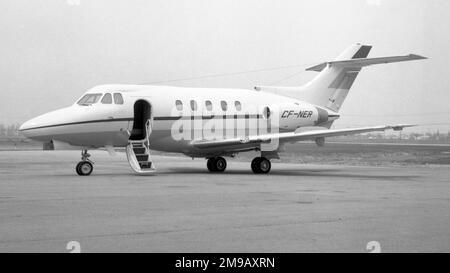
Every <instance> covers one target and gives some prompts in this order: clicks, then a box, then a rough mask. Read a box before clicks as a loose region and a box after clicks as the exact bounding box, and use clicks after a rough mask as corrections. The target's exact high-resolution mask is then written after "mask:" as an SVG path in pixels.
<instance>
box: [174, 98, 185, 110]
mask: <svg viewBox="0 0 450 273" xmlns="http://www.w3.org/2000/svg"><path fill="white" fill-rule="evenodd" d="M175 106H176V107H177V110H178V111H182V110H183V103H182V102H181V100H176V101H175Z"/></svg>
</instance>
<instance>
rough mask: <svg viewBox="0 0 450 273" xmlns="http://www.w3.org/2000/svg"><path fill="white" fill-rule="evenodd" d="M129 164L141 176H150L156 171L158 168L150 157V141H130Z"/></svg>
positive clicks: (127, 151)
mask: <svg viewBox="0 0 450 273" xmlns="http://www.w3.org/2000/svg"><path fill="white" fill-rule="evenodd" d="M126 153H127V158H128V163H129V164H130V166H131V169H133V171H135V172H136V173H139V174H148V173H153V172H155V171H156V168H155V166H154V164H153V162H152V160H151V157H150V149H149V148H148V141H146V140H141V141H136V140H133V141H129V143H128V146H127V149H126Z"/></svg>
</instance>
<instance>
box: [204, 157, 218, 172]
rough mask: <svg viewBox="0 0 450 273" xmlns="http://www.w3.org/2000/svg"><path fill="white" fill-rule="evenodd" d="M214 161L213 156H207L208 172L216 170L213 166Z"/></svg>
mask: <svg viewBox="0 0 450 273" xmlns="http://www.w3.org/2000/svg"><path fill="white" fill-rule="evenodd" d="M215 163H216V162H215V158H214V157H211V158H208V161H207V162H206V167H208V170H209V171H210V172H215V171H216V169H215V168H214V166H215Z"/></svg>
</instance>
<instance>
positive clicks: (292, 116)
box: [278, 103, 328, 130]
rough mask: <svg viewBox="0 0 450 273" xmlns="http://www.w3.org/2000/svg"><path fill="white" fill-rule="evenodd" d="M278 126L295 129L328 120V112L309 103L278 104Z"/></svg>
mask: <svg viewBox="0 0 450 273" xmlns="http://www.w3.org/2000/svg"><path fill="white" fill-rule="evenodd" d="M278 111H279V128H280V129H284V130H295V129H297V128H299V127H304V126H315V125H317V124H320V123H323V122H326V121H328V112H327V111H326V110H324V109H321V108H318V107H315V106H313V105H309V104H296V103H292V104H283V105H280V106H279V109H278Z"/></svg>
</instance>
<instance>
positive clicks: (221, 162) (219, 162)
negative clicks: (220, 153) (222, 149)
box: [214, 157, 227, 172]
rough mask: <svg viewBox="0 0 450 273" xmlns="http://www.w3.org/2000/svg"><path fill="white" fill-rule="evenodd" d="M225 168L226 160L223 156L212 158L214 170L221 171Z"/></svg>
mask: <svg viewBox="0 0 450 273" xmlns="http://www.w3.org/2000/svg"><path fill="white" fill-rule="evenodd" d="M226 168H227V161H226V160H225V158H223V157H217V158H216V159H215V160H214V169H215V171H216V172H223V171H225V169H226Z"/></svg>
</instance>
